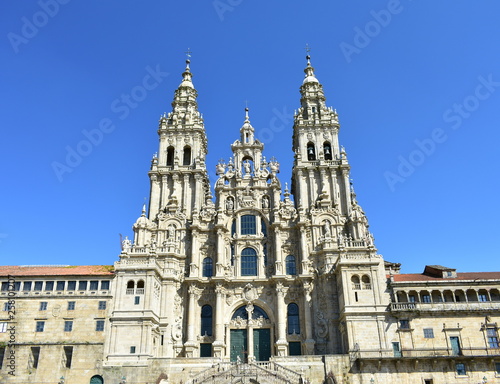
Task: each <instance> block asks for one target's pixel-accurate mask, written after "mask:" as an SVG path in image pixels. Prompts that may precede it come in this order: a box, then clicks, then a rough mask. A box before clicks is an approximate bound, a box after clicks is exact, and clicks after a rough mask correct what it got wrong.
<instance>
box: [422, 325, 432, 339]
mask: <svg viewBox="0 0 500 384" xmlns="http://www.w3.org/2000/svg"><path fill="white" fill-rule="evenodd" d="M424 338H426V339H433V338H434V330H433V329H432V328H424Z"/></svg>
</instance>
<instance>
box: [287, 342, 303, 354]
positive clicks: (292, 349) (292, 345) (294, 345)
mask: <svg viewBox="0 0 500 384" xmlns="http://www.w3.org/2000/svg"><path fill="white" fill-rule="evenodd" d="M288 354H289V355H290V356H300V355H301V354H302V351H301V346H300V341H290V342H289V343H288Z"/></svg>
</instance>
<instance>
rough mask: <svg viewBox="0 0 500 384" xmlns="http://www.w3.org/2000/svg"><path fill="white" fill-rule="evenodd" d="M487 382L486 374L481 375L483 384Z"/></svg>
mask: <svg viewBox="0 0 500 384" xmlns="http://www.w3.org/2000/svg"><path fill="white" fill-rule="evenodd" d="M487 382H488V379H487V378H486V376H484V377H483V384H486V383H487Z"/></svg>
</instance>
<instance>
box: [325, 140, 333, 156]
mask: <svg viewBox="0 0 500 384" xmlns="http://www.w3.org/2000/svg"><path fill="white" fill-rule="evenodd" d="M323 153H324V154H325V160H332V146H331V145H330V143H329V142H328V141H325V142H324V143H323Z"/></svg>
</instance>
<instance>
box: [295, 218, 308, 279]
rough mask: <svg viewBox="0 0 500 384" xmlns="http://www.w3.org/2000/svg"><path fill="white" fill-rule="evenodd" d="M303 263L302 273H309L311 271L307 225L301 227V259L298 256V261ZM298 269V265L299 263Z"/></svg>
mask: <svg viewBox="0 0 500 384" xmlns="http://www.w3.org/2000/svg"><path fill="white" fill-rule="evenodd" d="M299 262H300V263H301V265H302V273H303V274H308V273H309V268H308V266H309V255H308V252H307V233H306V228H305V227H300V261H299V258H297V263H299ZM297 269H298V265H297Z"/></svg>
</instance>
